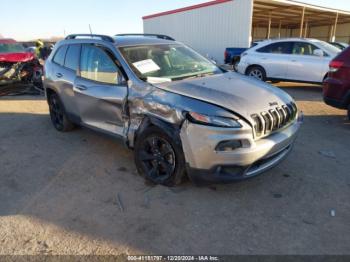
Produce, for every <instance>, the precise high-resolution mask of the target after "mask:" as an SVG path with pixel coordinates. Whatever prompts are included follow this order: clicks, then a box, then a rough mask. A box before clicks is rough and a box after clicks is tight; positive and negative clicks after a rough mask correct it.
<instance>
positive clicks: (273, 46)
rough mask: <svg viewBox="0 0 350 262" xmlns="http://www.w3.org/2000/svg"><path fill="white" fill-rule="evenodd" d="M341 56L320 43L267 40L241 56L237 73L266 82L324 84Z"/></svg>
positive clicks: (295, 40) (316, 41)
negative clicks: (330, 63)
mask: <svg viewBox="0 0 350 262" xmlns="http://www.w3.org/2000/svg"><path fill="white" fill-rule="evenodd" d="M339 52H340V49H338V48H336V47H334V46H332V45H331V44H329V43H327V42H324V41H320V40H316V39H304V38H288V39H276V40H265V41H262V42H259V44H258V45H257V46H255V47H253V48H250V49H248V50H247V51H245V52H244V53H243V54H242V55H241V60H240V62H239V64H238V66H237V71H238V72H239V73H241V74H245V75H248V76H252V77H255V78H257V79H259V80H262V81H267V80H270V81H296V82H310V83H322V82H323V80H324V79H325V78H326V76H327V73H328V69H329V67H328V66H329V62H330V61H331V60H332V59H333V58H334V57H335V56H336V55H337V54H338V53H339Z"/></svg>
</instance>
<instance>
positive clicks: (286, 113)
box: [251, 102, 298, 137]
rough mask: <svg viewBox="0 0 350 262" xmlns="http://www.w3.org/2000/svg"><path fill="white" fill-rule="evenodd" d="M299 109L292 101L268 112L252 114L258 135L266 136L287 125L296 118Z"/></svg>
mask: <svg viewBox="0 0 350 262" xmlns="http://www.w3.org/2000/svg"><path fill="white" fill-rule="evenodd" d="M297 111H298V109H297V106H296V104H295V103H293V102H292V103H289V104H286V105H283V106H281V107H275V108H273V109H271V110H269V111H268V112H261V113H258V114H253V115H251V117H252V119H253V121H254V130H255V134H256V136H257V137H261V136H265V135H267V134H270V133H272V132H274V131H276V130H278V129H281V128H283V127H285V126H287V125H288V124H289V123H290V122H291V121H293V120H294V119H295V118H296V116H297Z"/></svg>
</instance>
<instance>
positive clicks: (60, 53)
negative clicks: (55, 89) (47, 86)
mask: <svg viewBox="0 0 350 262" xmlns="http://www.w3.org/2000/svg"><path fill="white" fill-rule="evenodd" d="M66 51H67V46H66V45H64V46H61V47H60V48H59V49H58V50H57V52H56V54H55V57H54V58H53V61H54V62H55V63H57V64H59V65H63V64H64V57H65V56H66Z"/></svg>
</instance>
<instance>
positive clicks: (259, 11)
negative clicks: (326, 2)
mask: <svg viewBox="0 0 350 262" xmlns="http://www.w3.org/2000/svg"><path fill="white" fill-rule="evenodd" d="M303 10H304V21H305V22H307V23H308V26H309V27H314V26H328V25H333V24H334V23H335V21H336V20H337V24H344V23H350V12H348V11H344V10H338V9H333V8H326V7H321V6H317V5H311V4H305V3H302V2H299V1H292V0H254V10H253V11H254V12H253V26H260V25H263V26H265V25H267V24H268V23H269V19H270V18H271V26H272V27H278V26H279V25H280V23H281V25H282V27H284V26H288V28H290V29H293V28H299V27H300V19H301V16H302V12H303Z"/></svg>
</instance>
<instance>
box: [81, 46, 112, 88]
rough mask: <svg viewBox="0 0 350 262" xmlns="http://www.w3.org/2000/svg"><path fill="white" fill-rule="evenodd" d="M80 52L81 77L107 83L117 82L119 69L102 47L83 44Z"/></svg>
mask: <svg viewBox="0 0 350 262" xmlns="http://www.w3.org/2000/svg"><path fill="white" fill-rule="evenodd" d="M82 48H83V49H82V53H81V64H80V73H81V77H83V78H86V79H90V80H93V81H98V82H102V83H108V84H117V83H118V80H119V70H118V67H117V66H116V64H115V63H114V61H113V60H112V58H111V56H110V55H109V54H107V52H106V51H105V50H103V49H102V48H99V47H96V46H92V45H84V46H83V47H82Z"/></svg>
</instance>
